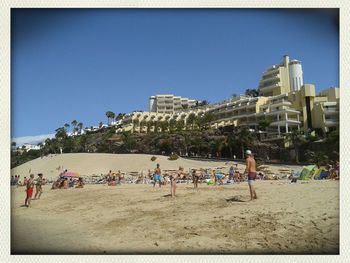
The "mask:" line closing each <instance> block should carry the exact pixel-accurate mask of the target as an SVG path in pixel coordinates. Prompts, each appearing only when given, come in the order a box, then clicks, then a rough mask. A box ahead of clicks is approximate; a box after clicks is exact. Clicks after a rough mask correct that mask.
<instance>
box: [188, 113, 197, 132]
mask: <svg viewBox="0 0 350 263" xmlns="http://www.w3.org/2000/svg"><path fill="white" fill-rule="evenodd" d="M195 120H196V115H195V114H194V113H190V114H189V115H188V117H187V120H186V124H187V126H189V125H190V126H191V129H192V130H193V126H194V122H195Z"/></svg>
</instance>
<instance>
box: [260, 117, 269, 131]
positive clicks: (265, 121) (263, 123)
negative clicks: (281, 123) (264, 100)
mask: <svg viewBox="0 0 350 263" xmlns="http://www.w3.org/2000/svg"><path fill="white" fill-rule="evenodd" d="M271 122H272V121H271V120H270V119H263V120H260V121H259V122H258V124H259V127H260V128H261V130H263V131H266V128H267V127H269V126H270V124H271Z"/></svg>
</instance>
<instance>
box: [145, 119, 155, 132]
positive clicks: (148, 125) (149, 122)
mask: <svg viewBox="0 0 350 263" xmlns="http://www.w3.org/2000/svg"><path fill="white" fill-rule="evenodd" d="M153 125H154V121H153V120H150V121H148V122H147V133H150V132H151V127H152V126H153Z"/></svg>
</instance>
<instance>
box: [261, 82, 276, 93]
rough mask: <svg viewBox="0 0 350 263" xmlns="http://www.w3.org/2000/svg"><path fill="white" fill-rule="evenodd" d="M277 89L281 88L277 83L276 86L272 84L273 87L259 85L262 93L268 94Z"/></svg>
mask: <svg viewBox="0 0 350 263" xmlns="http://www.w3.org/2000/svg"><path fill="white" fill-rule="evenodd" d="M277 87H280V84H279V83H275V84H271V85H268V86H264V87H262V86H260V85H259V89H260V90H261V91H262V92H268V91H272V90H273V89H275V88H277Z"/></svg>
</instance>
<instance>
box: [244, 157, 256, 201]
mask: <svg viewBox="0 0 350 263" xmlns="http://www.w3.org/2000/svg"><path fill="white" fill-rule="evenodd" d="M245 154H246V168H245V171H244V173H247V174H248V185H249V191H250V198H251V200H253V199H257V198H258V196H257V195H256V192H255V188H254V181H255V178H256V162H255V160H254V158H253V155H252V152H251V151H250V150H246V152H245Z"/></svg>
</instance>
